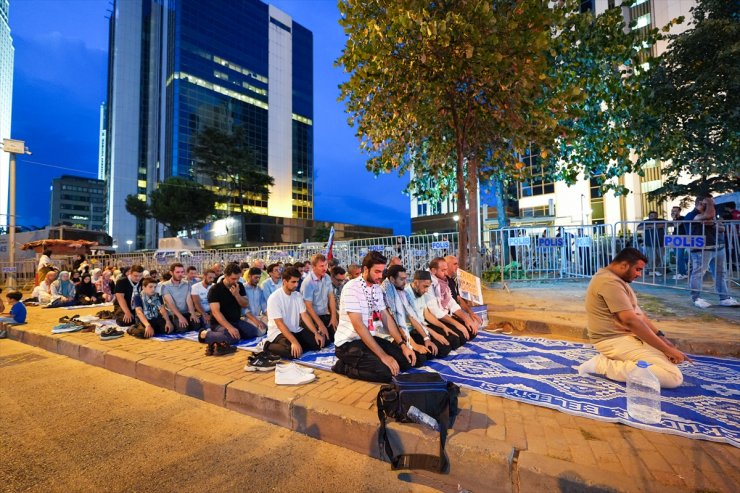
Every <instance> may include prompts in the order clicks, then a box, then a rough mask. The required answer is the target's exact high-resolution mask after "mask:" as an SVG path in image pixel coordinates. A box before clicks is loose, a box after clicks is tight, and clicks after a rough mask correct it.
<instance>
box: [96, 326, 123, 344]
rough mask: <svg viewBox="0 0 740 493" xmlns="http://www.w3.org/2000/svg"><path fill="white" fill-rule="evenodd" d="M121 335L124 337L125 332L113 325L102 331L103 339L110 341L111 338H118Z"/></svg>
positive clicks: (101, 338) (101, 336)
mask: <svg viewBox="0 0 740 493" xmlns="http://www.w3.org/2000/svg"><path fill="white" fill-rule="evenodd" d="M119 337H123V332H122V331H120V330H117V329H115V328H113V327H108V328H107V329H105V330H103V332H101V333H100V340H101V341H110V340H111V339H118V338H119Z"/></svg>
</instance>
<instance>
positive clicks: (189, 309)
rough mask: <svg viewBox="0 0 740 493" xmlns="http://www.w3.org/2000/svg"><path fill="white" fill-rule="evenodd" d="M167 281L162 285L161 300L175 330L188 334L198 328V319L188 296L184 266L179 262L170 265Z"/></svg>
mask: <svg viewBox="0 0 740 493" xmlns="http://www.w3.org/2000/svg"><path fill="white" fill-rule="evenodd" d="M170 274H172V277H171V278H170V280H169V281H165V282H163V283H162V291H161V294H162V299H164V302H165V304H166V305H167V309H168V310H169V311H170V313H172V320H173V321H174V322H175V325H176V326H177V330H179V331H182V332H188V331H191V330H198V329H199V328H200V318H199V317H198V314H197V313H196V312H195V307H194V306H193V299H192V297H191V296H190V284H189V283H188V281H187V280H186V279H185V266H184V265H182V264H181V263H179V262H175V263H173V264H172V265H170Z"/></svg>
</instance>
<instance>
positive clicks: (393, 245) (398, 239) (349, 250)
mask: <svg viewBox="0 0 740 493" xmlns="http://www.w3.org/2000/svg"><path fill="white" fill-rule="evenodd" d="M406 245H407V237H406V236H383V237H381V238H365V239H362V240H351V241H348V242H347V245H346V250H345V251H346V253H344V252H343V251H342V250H341V249H337V246H336V245H335V246H334V250H333V253H334V256H335V257H336V259H337V260H338V261H339V262H340V263H341V264H342V265H343V266H345V267H346V266H347V265H349V264H357V265H362V259H363V258H364V257H365V255H367V254H368V252H371V251H374V252H380V253H382V254H383V256H385V257H386V258H387V259H388V261H390V259H391V258H392V257H400V258H401V262H402V263H403V265H405V266H406V268H408V264H407V263H406V256H407V255H406ZM345 258H346V259H347V260H345Z"/></svg>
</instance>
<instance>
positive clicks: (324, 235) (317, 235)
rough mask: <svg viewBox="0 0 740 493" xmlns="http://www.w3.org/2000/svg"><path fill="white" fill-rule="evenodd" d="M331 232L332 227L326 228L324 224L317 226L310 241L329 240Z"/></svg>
mask: <svg viewBox="0 0 740 493" xmlns="http://www.w3.org/2000/svg"><path fill="white" fill-rule="evenodd" d="M329 233H331V229H330V228H325V227H323V226H322V227H319V228H316V229H315V230H314V231H313V234H312V235H311V238H310V241H315V242H324V243H326V242H327V241H329Z"/></svg>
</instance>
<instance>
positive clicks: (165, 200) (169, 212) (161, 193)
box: [149, 176, 216, 236]
mask: <svg viewBox="0 0 740 493" xmlns="http://www.w3.org/2000/svg"><path fill="white" fill-rule="evenodd" d="M149 202H150V205H149V210H150V212H151V216H152V217H153V218H154V219H156V220H157V221H158V222H160V223H162V224H164V225H165V226H166V227H167V229H168V230H169V232H170V234H172V235H176V234H177V232H178V231H182V230H186V231H187V232H188V236H191V231H192V230H193V229H197V228H200V227H202V226H203V225H205V224H206V223H207V222H208V221H209V220H210V219H211V218H212V217H213V214H214V213H215V211H216V194H215V193H213V192H212V191H210V190H208V189H207V188H205V187H204V186H203V185H201V184H199V183H196V182H194V181H193V180H188V179H187V178H181V177H178V176H172V177H170V178H167V179H166V180H165V181H163V182H162V183H160V184H159V187H158V188H157V189H156V190H154V191H152V192H151V193H150V194H149Z"/></svg>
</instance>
